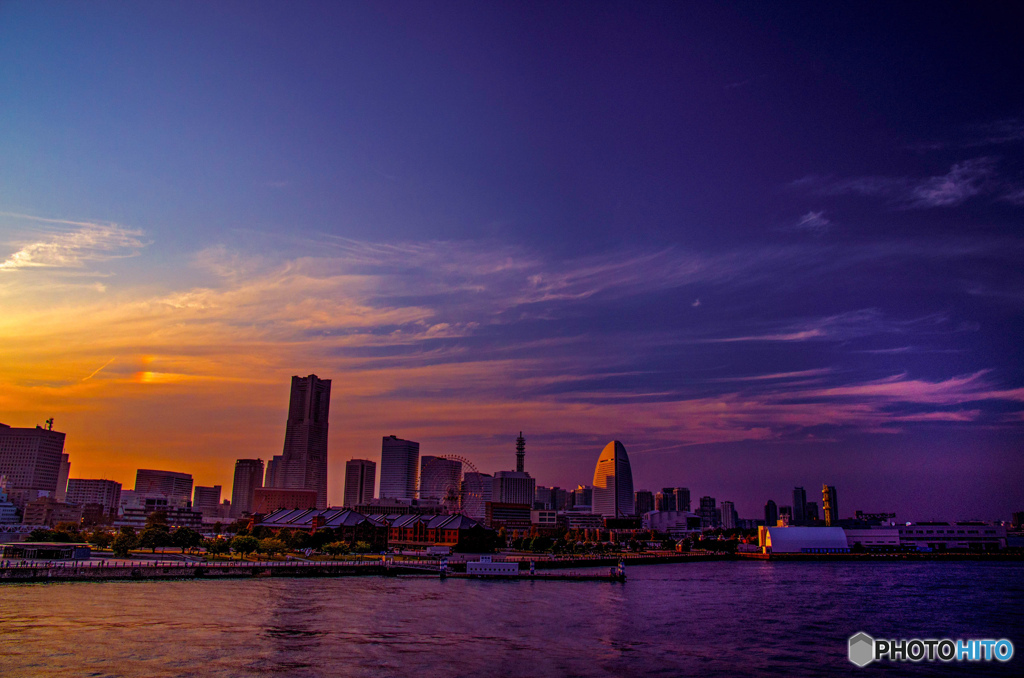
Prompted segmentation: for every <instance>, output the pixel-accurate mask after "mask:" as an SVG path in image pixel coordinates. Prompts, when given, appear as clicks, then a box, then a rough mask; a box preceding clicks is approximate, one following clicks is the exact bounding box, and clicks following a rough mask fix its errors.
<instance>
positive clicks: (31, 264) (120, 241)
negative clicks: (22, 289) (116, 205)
mask: <svg viewBox="0 0 1024 678" xmlns="http://www.w3.org/2000/svg"><path fill="white" fill-rule="evenodd" d="M36 220H38V219H36ZM42 221H49V222H51V223H61V224H74V225H77V226H78V228H76V229H74V230H72V231H66V232H62V233H57V234H53V235H50V236H48V237H46V238H45V239H41V240H36V241H34V242H27V243H21V244H20V249H18V250H17V251H15V252H13V253H11V254H10V255H9V256H8V257H7V259H6V260H4V261H3V262H0V271H16V270H19V269H28V268H82V267H84V266H85V265H86V264H88V263H90V262H96V261H108V260H110V259H119V258H124V257H131V256H136V255H137V254H138V253H139V252H140V251H141V250H142V248H143V247H145V246H146V243H144V242H143V241H142V236H143V232H142V230H140V229H133V228H123V227H121V226H118V225H117V224H96V223H82V222H66V221H57V220H42Z"/></svg>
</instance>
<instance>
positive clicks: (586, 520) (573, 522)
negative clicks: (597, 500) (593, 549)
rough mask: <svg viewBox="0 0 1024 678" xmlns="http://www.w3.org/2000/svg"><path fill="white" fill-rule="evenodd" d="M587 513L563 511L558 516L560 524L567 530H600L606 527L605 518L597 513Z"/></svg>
mask: <svg viewBox="0 0 1024 678" xmlns="http://www.w3.org/2000/svg"><path fill="white" fill-rule="evenodd" d="M587 509H588V510H586V511H563V512H561V513H559V514H558V524H559V526H560V527H564V528H565V529H567V530H600V529H602V528H603V527H604V518H603V517H601V516H599V515H597V514H596V513H591V512H590V510H589V509H590V507H589V506H588V507H587Z"/></svg>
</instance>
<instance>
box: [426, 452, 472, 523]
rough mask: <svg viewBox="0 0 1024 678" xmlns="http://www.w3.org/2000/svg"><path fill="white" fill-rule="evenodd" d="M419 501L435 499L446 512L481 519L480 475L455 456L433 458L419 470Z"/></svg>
mask: <svg viewBox="0 0 1024 678" xmlns="http://www.w3.org/2000/svg"><path fill="white" fill-rule="evenodd" d="M419 494H420V499H437V500H439V501H440V502H441V505H442V506H443V507H444V508H445V510H446V511H447V512H449V513H463V514H465V515H467V516H469V517H470V518H474V519H476V520H483V517H484V508H485V507H484V488H483V482H482V481H481V479H480V472H479V471H478V470H477V468H476V466H474V465H473V462H471V461H470V460H469V459H466V458H465V457H461V456H459V455H457V454H443V455H440V456H438V457H434V458H433V459H431V460H430V461H429V462H427V463H426V464H425V465H424V466H423V468H422V469H421V470H420V492H419Z"/></svg>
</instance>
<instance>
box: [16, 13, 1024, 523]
mask: <svg viewBox="0 0 1024 678" xmlns="http://www.w3.org/2000/svg"><path fill="white" fill-rule="evenodd" d="M598 6H600V8H601V9H600V11H598V10H597V9H594V8H590V11H588V12H581V11H577V10H573V9H572V8H570V7H565V6H551V5H547V6H546V5H530V4H526V5H520V4H516V5H513V4H501V3H496V4H491V5H486V6H483V5H481V6H475V7H468V8H461V9H456V8H454V7H451V6H438V7H406V8H404V9H398V8H394V7H390V8H388V7H383V6H380V7H378V6H373V5H360V4H357V3H352V4H346V5H344V6H330V7H316V8H313V7H302V8H289V9H288V10H287V11H286V10H284V9H281V8H279V7H273V6H269V5H268V6H261V7H259V8H248V7H243V6H238V5H232V4H230V3H228V4H226V5H224V6H222V7H219V8H217V9H212V10H211V9H205V8H204V9H200V8H199V7H198V6H196V5H190V4H188V3H180V4H179V3H175V4H162V3H151V4H147V5H145V6H130V7H125V8H121V9H114V8H113V6H103V5H101V6H91V7H88V8H85V7H83V6H77V5H60V4H54V5H51V4H48V3H42V4H38V3H13V4H11V5H9V6H5V8H4V12H3V13H2V15H0V88H2V89H3V91H4V92H6V93H8V96H7V97H5V98H4V101H3V102H0V114H2V116H3V119H4V121H5V124H4V125H2V126H0V307H2V308H3V309H4V312H3V314H0V347H2V349H0V350H2V360H0V421H2V422H4V423H6V424H9V425H11V426H14V427H33V426H35V425H37V424H41V423H42V422H43V421H45V420H46V419H48V418H50V417H53V418H55V419H56V421H57V426H58V428H59V430H61V431H63V432H66V433H67V445H66V447H65V449H64V452H65V453H67V454H69V456H70V462H71V475H72V476H73V477H77V478H109V479H112V480H117V481H118V482H121V483H122V484H124V485H125V486H126V487H127V486H128V485H129V484H130V483H131V478H132V477H133V475H134V473H135V471H136V470H137V469H140V468H158V469H173V470H180V471H187V472H188V473H190V474H191V475H192V476H193V478H194V480H195V483H196V485H199V486H203V487H214V486H217V485H220V486H222V487H228V486H229V485H230V483H231V477H232V476H231V474H232V468H233V464H234V461H235V460H236V459H240V458H252V459H255V458H261V459H264V460H270V459H272V458H273V457H274V456H275V455H280V454H281V449H280V424H281V419H282V417H281V412H282V410H283V409H284V408H285V407H286V406H287V401H285V400H284V397H283V393H282V388H281V384H282V383H284V381H285V380H287V379H288V378H289V377H290V376H292V375H293V374H295V372H300V373H302V374H311V373H316V374H323V375H329V376H332V377H333V378H334V379H335V383H334V385H333V393H332V395H333V397H334V399H335V402H337V403H343V405H342V406H341V408H340V409H338V410H336V415H335V422H334V423H335V426H333V427H332V433H331V437H330V440H329V442H328V447H327V455H328V469H327V475H328V478H329V485H328V487H327V488H326V494H325V496H326V498H327V501H328V503H330V504H333V505H339V504H340V503H341V501H342V497H343V482H344V465H345V461H346V460H348V459H351V458H366V459H371V460H379V459H380V458H379V453H380V451H379V445H380V442H379V441H380V439H381V436H383V435H387V434H390V433H392V432H394V433H395V434H397V435H400V436H402V437H403V438H408V439H411V440H415V441H419V442H420V443H421V445H422V452H423V454H425V455H432V456H442V455H458V456H461V457H465V458H467V459H471V460H472V461H473V463H474V464H475V465H476V466H477V468H478V469H480V470H481V471H483V472H492V471H497V470H501V469H507V468H511V466H510V464H511V461H510V454H511V453H512V450H511V445H510V441H512V440H514V438H515V436H516V434H517V433H518V432H519V431H520V430H523V431H525V432H526V433H527V434H528V435H529V438H530V463H529V467H530V473H531V475H532V476H533V477H534V478H535V479H536V480H537V482H538V484H541V485H543V486H555V485H557V486H561V487H574V486H575V485H576V484H578V483H585V482H586V480H587V478H588V477H589V476H590V475H591V471H592V468H593V460H594V458H595V455H596V454H597V453H598V451H599V450H600V449H601V448H602V447H603V446H604V445H605V444H606V443H607V441H608V440H614V439H617V440H622V441H623V442H624V444H625V445H626V446H627V447H628V449H629V456H630V462H631V466H632V472H633V477H634V481H635V487H637V488H640V489H649V490H651V491H653V492H656V491H657V490H658V488H663V487H666V486H676V485H678V486H682V487H688V488H690V489H691V491H692V492H693V496H694V498H697V497H701V496H712V497H716V498H717V499H718V500H720V501H721V500H727V501H733V502H734V503H735V506H736V509H737V511H738V512H739V514H740V515H741V516H742V517H753V516H757V515H760V513H761V512H762V511H763V505H764V503H765V501H766V500H767V499H769V498H771V499H774V500H775V501H776V502H779V503H780V504H783V505H784V504H786V503H788V501H789V499H788V497H789V496H790V493H791V492H792V489H793V487H796V486H802V487H805V488H809V489H808V493H809V494H810V495H812V497H811V499H812V501H818V496H817V488H819V487H820V486H821V485H822V484H828V485H830V486H835V487H836V488H837V489H838V493H839V494H841V495H842V499H841V502H842V503H841V508H842V510H843V511H845V512H849V511H853V510H856V509H861V510H865V511H880V512H881V511H895V512H896V513H897V515H898V516H900V517H901V518H903V517H906V518H907V519H928V518H939V517H946V518H950V519H954V518H972V517H978V518H991V519H996V518H1006V517H1008V516H1009V515H1010V514H1011V513H1012V512H1013V511H1018V510H1020V507H1021V505H1024V488H1022V487H1021V486H1020V483H1019V482H1018V481H1017V480H1016V479H1018V478H1020V477H1022V476H1024V459H1022V458H1021V455H1020V454H1019V451H1020V449H1021V444H1022V441H1024V366H1022V360H1024V347H1022V344H1021V342H1020V337H1021V336H1022V335H1024V292H1022V290H1024V278H1022V271H1024V268H1022V266H1021V262H1022V261H1024V240H1022V236H1021V234H1020V228H1019V224H1020V220H1021V216H1022V212H1021V210H1022V204H1024V197H1022V196H1024V184H1022V183H1021V172H1022V170H1024V166H1022V160H1021V158H1022V156H1021V152H1020V151H1021V145H1022V144H1024V92H1022V90H1021V88H1020V87H1019V86H1018V84H1017V79H1018V77H1017V74H1016V71H1015V70H1014V69H1013V68H1009V67H1008V66H1007V64H1012V63H1016V62H1017V60H1018V58H1019V55H1020V50H1021V46H1020V41H1019V39H1018V38H1017V36H1016V34H1015V33H1014V32H1013V26H1014V22H1012V21H1008V20H1007V19H1006V17H1005V16H1003V12H1004V10H1003V9H1001V8H999V7H996V6H991V7H989V6H983V7H973V6H972V7H969V8H968V6H966V5H965V6H962V7H960V8H954V9H949V10H948V11H947V12H934V13H923V12H919V11H917V10H916V9H915V8H912V7H899V6H896V7H885V8H884V9H883V8H882V7H881V6H877V7H864V8H860V10H859V11H858V12H856V13H852V14H854V15H851V12H850V11H849V9H844V8H841V7H838V8H837V7H829V6H821V5H816V4H813V3H802V2H795V3H787V4H786V5H785V6H767V5H763V4H761V3H737V4H736V5H734V6H729V7H723V6H712V5H710V4H709V5H701V4H693V5H685V4H682V5H681V4H678V3H657V2H654V3H649V4H645V5H643V6H626V5H621V4H616V3H609V4H602V3H598ZM922 54H926V55H928V58H925V59H922V58H920V55H922ZM818 509H819V511H820V510H822V509H823V507H822V506H820V505H819V507H818Z"/></svg>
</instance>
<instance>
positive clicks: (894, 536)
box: [843, 526, 900, 551]
mask: <svg viewBox="0 0 1024 678" xmlns="http://www.w3.org/2000/svg"><path fill="white" fill-rule="evenodd" d="M843 531H844V532H845V533H846V542H847V544H849V546H850V548H851V549H853V548H854V547H855V546H857V547H860V548H861V549H863V550H865V551H895V550H898V549H899V548H900V531H899V530H898V529H897V528H896V527H892V526H890V527H869V528H865V529H851V528H845V529H844V530H843Z"/></svg>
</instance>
